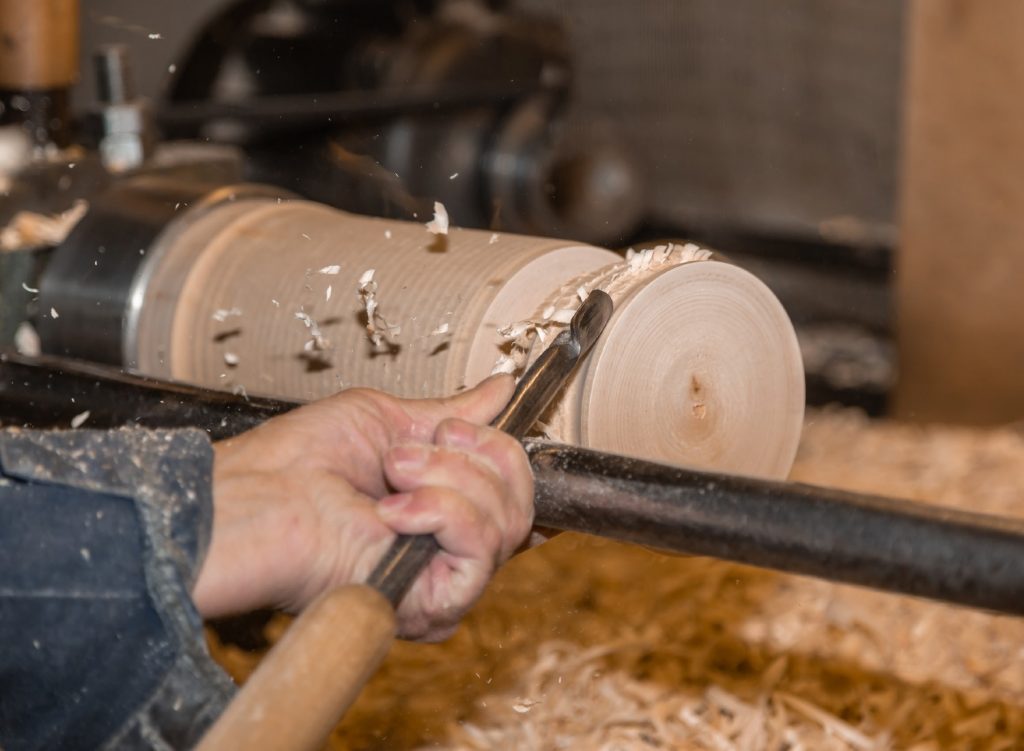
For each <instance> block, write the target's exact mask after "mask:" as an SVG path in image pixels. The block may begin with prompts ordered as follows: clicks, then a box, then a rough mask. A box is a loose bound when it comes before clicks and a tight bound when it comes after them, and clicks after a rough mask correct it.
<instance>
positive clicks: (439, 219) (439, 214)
mask: <svg viewBox="0 0 1024 751" xmlns="http://www.w3.org/2000/svg"><path fill="white" fill-rule="evenodd" d="M427 232H430V233H431V234H434V235H447V234H448V210H447V209H445V207H444V204H443V203H441V202H440V201H434V218H433V219H431V220H430V221H429V222H427Z"/></svg>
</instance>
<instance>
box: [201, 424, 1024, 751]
mask: <svg viewBox="0 0 1024 751" xmlns="http://www.w3.org/2000/svg"><path fill="white" fill-rule="evenodd" d="M794 477H795V478H796V479H799V480H802V481H806V482H813V483H818V484H827V485H834V486H838V487H844V488H848V489H852V490H859V491H866V492H877V493H888V494H890V495H899V496H904V497H910V498H917V499H929V500H930V501H933V502H937V503H942V504H947V505H950V506H959V507H964V508H972V509H975V510H984V511H990V512H999V513H1007V514H1018V515H1024V502H1022V498H1024V437H1022V436H1021V435H1020V434H1019V433H1018V432H1017V431H1015V430H1012V429H1004V430H997V431H990V432H983V431H973V430H959V429H956V430H955V429H946V428H917V427H909V426H902V425H895V424H888V423H870V422H868V421H867V420H866V419H865V418H863V417H861V416H860V415H858V414H855V413H851V412H824V413H822V412H819V413H811V414H809V416H808V419H807V425H806V430H805V435H804V440H803V443H802V448H801V453H800V456H799V457H798V461H797V465H796V468H795V471H794ZM285 625H286V622H285V620H284V619H279V620H277V621H275V622H274V623H272V624H271V626H270V631H271V632H272V633H273V634H274V635H275V636H276V635H279V633H280V632H281V631H282V630H283V628H284V627H285ZM217 653H218V655H219V656H220V658H221V659H222V660H223V661H224V663H225V664H226V665H227V666H228V667H229V669H230V670H231V671H232V672H233V673H234V674H235V675H236V676H239V677H241V676H244V675H245V674H246V673H247V672H248V671H249V670H251V669H252V667H253V666H254V664H255V662H256V660H257V658H256V657H255V656H252V655H247V654H245V653H242V652H240V651H238V650H234V649H230V650H225V649H218V650H217ZM1022 658H1024V620H1021V619H1014V618H1010V617H1005V616H994V615H989V614H985V613H981V612H976V611H971V610H966V609H959V608H954V607H950V606H945V605H941V604H937V603H929V602H925V601H920V600H914V599H911V598H907V597H898V596H893V595H888V594H882V593H876V592H871V591H868V590H862V589H858V588H855V587H850V586H845V585H833V584H829V583H826V582H821V581H817V580H811V579H806V578H800V577H792V576H786V575H781V574H776V573H772V572H767V571H760V570H757V569H752V568H749V567H745V566H739V565H734V564H729V563H724V562H719V561H713V560H708V559H698V558H684V557H670V556H662V555H658V554H655V553H652V552H649V551H647V550H644V549H641V548H637V547H630V546H625V545H620V544H617V543H611V542H607V541H603V540H599V539H595V538H586V537H582V536H577V535H562V536H560V537H558V538H555V540H553V541H552V542H550V543H548V544H546V545H543V546H541V547H540V548H537V549H534V550H531V551H529V552H528V553H526V554H524V555H521V556H519V557H518V558H516V559H515V560H513V561H512V562H511V563H510V564H509V565H507V566H506V567H505V568H504V569H503V570H502V571H501V572H500V573H499V574H498V576H497V577H496V578H495V580H494V582H493V583H492V585H491V587H490V588H489V590H488V592H487V593H486V595H485V596H484V598H483V599H482V601H481V602H480V604H479V605H478V606H477V607H476V608H475V609H474V611H473V612H472V613H471V614H470V616H469V617H468V618H467V620H466V621H465V623H464V624H463V626H462V627H461V628H460V630H459V631H458V633H457V634H456V635H455V636H454V637H453V638H452V639H451V640H449V641H448V642H446V643H445V644H441V645H418V644H408V643H398V644H396V646H395V648H394V649H393V650H392V653H391V655H390V656H389V658H388V660H387V662H386V663H385V665H384V667H383V669H382V670H381V672H380V673H379V674H378V675H377V676H376V678H375V679H374V680H373V681H372V682H371V683H370V685H369V686H368V687H367V690H366V691H365V692H364V694H363V696H362V697H361V698H360V700H359V702H358V703H357V705H356V706H355V707H354V708H353V710H352V711H351V712H350V713H349V716H348V717H347V718H346V720H345V721H344V722H343V723H342V725H340V726H339V728H338V729H337V730H336V732H335V734H334V736H333V737H332V740H331V746H330V748H332V749H414V748H422V747H430V748H446V749H553V748H581V749H592V748H593V749H658V748H660V749H715V750H716V751H719V750H723V749H737V750H740V751H747V750H754V749H756V750H761V749H764V750H765V751H769V750H770V751H780V750H781V749H787V750H788V751H798V750H799V749H806V750H807V751H812V750H817V749H858V750H861V749H913V750H914V751H931V750H933V749H986V750H989V751H994V750H995V749H1010V748H1019V747H1020V739H1021V738H1022V737H1024V659H1022Z"/></svg>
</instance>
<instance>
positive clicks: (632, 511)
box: [527, 442, 1024, 615]
mask: <svg viewBox="0 0 1024 751" xmlns="http://www.w3.org/2000/svg"><path fill="white" fill-rule="evenodd" d="M527 452H528V453H529V455H530V463H531V465H532V466H533V470H534V477H535V481H536V523H537V524H539V525H543V526H550V527H555V528H557V529H563V530H573V531H578V532H586V533H589V534H594V535H600V536H601V537H608V538H612V539H617V540H623V541H626V542H632V543H639V544H641V545H647V546H650V547H653V548H660V549H662V550H668V551H673V552H677V553H688V554H692V555H706V556H712V557H715V558H722V559H725V560H730V561H736V562H740V563H747V564H750V565H753V566H761V567H764V568H771V569H777V570H780V571H787V572H790V573H796V574H806V575H809V576H816V577H820V578H822V579H829V580H832V581H840V582H847V583H850V584H860V585H863V586H867V587H873V588H876V589H883V590H888V591H890V592H899V593H902V594H908V595H916V596H919V597H927V598H929V599H933V600H941V601H944V602H951V603H956V604H959V605H968V606H971V607H976V608H982V609H985V610H994V611H999V612H1002V613H1010V614H1014V615H1024V520H1018V519H1009V518H1004V517H997V516H990V515H983V514H974V513H968V512H964V511H958V510H953V509H947V508H942V507H938V506H933V505H929V504H924V503H916V502H912V501H904V500H898V499H894V498H883V497H880V496H867V495H858V494H854V493H846V492H842V491H838V490H832V489H829V488H820V487H813V486H810V485H801V484H796V483H779V482H767V481H763V480H754V479H748V478H742V477H732V476H728V475H719V474H711V473H704V472H694V471H689V470H684V469H676V468H673V467H667V466H663V465H659V464H653V463H650V462H644V461H640V460H637V459H630V458H626V457H621V456H614V455H610V454H603V453H599V452H596V451H588V450H585V449H579V448H575V447H569V446H561V445H557V444H547V443H543V442H527Z"/></svg>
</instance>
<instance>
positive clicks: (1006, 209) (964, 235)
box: [896, 0, 1024, 423]
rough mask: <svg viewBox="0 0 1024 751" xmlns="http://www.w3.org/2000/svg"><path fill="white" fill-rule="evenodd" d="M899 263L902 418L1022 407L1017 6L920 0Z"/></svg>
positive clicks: (997, 415) (1006, 412)
mask: <svg viewBox="0 0 1024 751" xmlns="http://www.w3.org/2000/svg"><path fill="white" fill-rule="evenodd" d="M910 32H911V34H910V40H909V45H910V47H909V48H910V56H909V73H908V79H907V87H906V91H907V104H906V122H905V127H904V135H905V138H904V166H903V179H902V228H901V247H900V252H899V262H898V263H899V265H898V278H897V283H898V306H899V309H898V325H899V349H900V368H901V377H900V383H899V387H898V394H897V399H896V404H897V411H898V413H899V414H900V416H902V417H909V418H916V419H922V420H942V421H964V422H972V423H998V422H1007V421H1011V420H1015V419H1020V418H1021V417H1024V388H1022V386H1021V374H1022V373H1024V324H1022V321H1024V295H1022V294H1021V292H1020V289H1021V280H1024V178H1022V175H1024V100H1022V99H1021V97H1020V96H1019V95H1018V92H1020V91H1021V90H1024V4H1022V3H1020V2H1017V1H1016V0H986V2H971V1H970V0H917V1H916V2H913V3H912V10H911V16H910Z"/></svg>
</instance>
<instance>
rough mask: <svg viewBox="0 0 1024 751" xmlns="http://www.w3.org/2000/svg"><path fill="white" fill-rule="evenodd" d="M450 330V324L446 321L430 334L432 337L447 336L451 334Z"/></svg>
mask: <svg viewBox="0 0 1024 751" xmlns="http://www.w3.org/2000/svg"><path fill="white" fill-rule="evenodd" d="M450 329H451V327H450V326H449V324H448V322H447V321H445V322H443V323H440V324H438V326H437V328H435V329H434V330H433V331H431V332H430V336H446V335H447V334H448V333H449V331H450Z"/></svg>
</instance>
